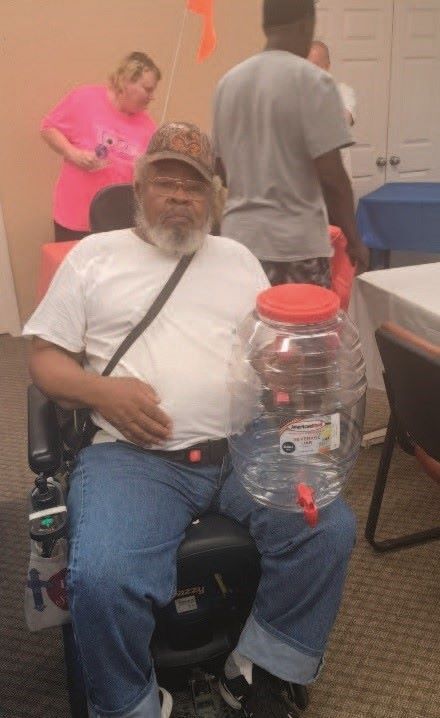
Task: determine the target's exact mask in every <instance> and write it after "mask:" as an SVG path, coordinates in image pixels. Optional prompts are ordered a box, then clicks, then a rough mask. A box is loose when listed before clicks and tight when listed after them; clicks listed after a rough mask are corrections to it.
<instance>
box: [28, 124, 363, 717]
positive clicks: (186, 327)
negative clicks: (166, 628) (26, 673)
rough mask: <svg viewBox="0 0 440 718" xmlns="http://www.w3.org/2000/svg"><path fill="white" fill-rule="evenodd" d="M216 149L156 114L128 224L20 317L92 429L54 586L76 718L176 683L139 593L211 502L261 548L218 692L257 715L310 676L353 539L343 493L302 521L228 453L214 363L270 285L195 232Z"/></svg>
mask: <svg viewBox="0 0 440 718" xmlns="http://www.w3.org/2000/svg"><path fill="white" fill-rule="evenodd" d="M212 180H213V153H212V148H211V145H210V141H209V139H208V137H207V136H206V135H204V134H203V133H202V132H201V131H200V130H199V129H198V128H196V127H195V126H193V125H189V124H187V123H173V124H168V125H165V126H163V127H162V128H160V129H159V130H158V131H157V133H156V135H155V136H154V137H153V139H152V142H151V144H150V147H149V149H148V151H147V153H146V154H145V155H144V156H143V157H142V158H141V159H140V161H139V163H138V166H137V170H136V177H135V194H136V198H137V214H136V227H135V228H134V229H126V230H117V231H114V232H108V233H104V234H96V235H91V236H90V237H87V238H86V239H84V240H82V241H81V242H80V243H79V244H78V245H77V246H76V247H75V248H74V249H73V250H72V251H71V253H70V254H69V255H68V256H67V258H66V259H65V260H64V262H63V264H62V266H61V267H60V268H59V270H58V272H57V274H56V276H55V277H54V280H53V282H52V284H51V286H50V288H49V290H48V292H47V294H46V296H45V297H44V299H43V301H42V302H41V304H40V305H39V307H38V308H37V309H36V311H35V313H34V314H33V316H32V317H31V319H30V320H29V322H28V323H27V325H26V327H25V331H24V333H25V335H27V336H33V346H32V355H31V361H30V370H31V375H32V378H33V381H34V382H35V384H37V386H38V387H39V388H40V389H41V390H42V392H43V393H44V394H46V395H47V396H48V397H50V398H52V399H54V400H55V401H56V402H57V403H58V404H60V405H61V406H62V407H65V408H79V407H87V408H88V409H90V411H91V416H92V420H93V423H94V425H95V427H96V429H97V432H96V434H95V436H94V438H93V441H92V444H91V445H90V446H87V447H86V448H84V449H82V450H81V451H80V452H79V454H78V455H77V458H76V462H75V465H74V468H73V471H72V473H71V475H70V482H69V493H68V499H67V506H68V519H69V546H70V552H69V570H68V595H69V606H70V612H71V615H72V622H73V627H74V632H75V639H76V643H77V647H78V652H79V655H80V658H81V663H82V668H83V673H84V680H85V684H86V688H87V695H88V701H89V713H90V716H95V717H96V716H119V717H120V718H158V717H159V716H169V715H170V714H171V708H172V699H171V696H170V695H169V694H168V693H167V692H166V691H165V690H163V689H160V688H158V686H157V682H156V677H155V672H154V666H153V663H152V659H151V654H150V645H149V644H150V639H151V636H152V634H153V630H154V615H153V609H154V607H157V606H165V605H167V604H168V603H169V602H170V601H171V600H172V599H173V597H174V596H175V592H176V555H177V551H178V548H179V545H180V544H181V542H182V540H183V538H184V534H185V530H186V528H187V527H188V525H189V524H190V523H191V521H192V519H193V518H194V517H195V516H198V515H201V514H203V513H204V512H206V511H207V510H208V509H209V508H210V507H214V509H215V510H216V511H218V512H219V513H221V514H223V515H226V516H228V517H232V518H233V519H235V520H236V521H238V522H239V523H241V524H243V525H245V526H246V527H248V528H249V531H250V533H251V535H252V536H253V538H254V540H255V543H256V546H257V548H258V551H259V553H260V555H261V578H260V582H259V585H258V589H257V593H256V597H255V601H254V605H253V608H252V611H251V614H250V616H249V617H248V620H247V622H246V624H245V626H244V628H243V631H242V633H241V635H240V638H239V640H238V644H237V646H236V648H235V650H234V651H233V652H232V653H231V655H230V656H229V658H228V659H227V661H226V664H225V666H224V673H223V675H222V677H221V679H220V684H219V686H220V692H221V695H222V697H223V698H224V700H225V701H226V702H227V704H228V705H229V706H230V707H231V708H232V709H236V710H237V711H240V710H242V714H244V715H247V716H253V717H254V718H270V717H271V716H274V717H275V716H277V717H279V718H283V717H285V718H288V717H289V716H290V718H292V717H293V716H296V715H297V708H296V706H295V704H294V703H293V702H292V700H291V699H290V698H289V695H290V694H288V693H287V692H286V690H285V682H293V683H296V684H303V685H305V684H309V683H311V682H313V681H314V680H315V679H316V677H317V676H318V673H319V670H320V667H321V664H322V660H323V653H324V649H325V645H326V641H327V638H328V635H329V632H330V630H331V627H332V625H333V622H334V620H335V617H336V614H337V610H338V606H339V603H340V598H341V593H342V588H343V584H344V579H345V573H346V566H347V562H348V560H349V556H350V553H351V550H352V547H353V542H354V533H355V524H354V519H353V516H352V514H351V512H350V510H349V509H348V508H347V506H346V505H345V504H344V502H343V501H342V499H340V498H338V499H337V500H335V501H334V502H333V503H332V504H330V505H329V506H327V507H326V508H325V509H324V510H323V511H322V517H321V520H320V523H319V525H318V526H317V527H316V528H313V529H312V528H310V527H309V526H307V524H306V523H305V522H304V520H303V518H302V516H301V515H300V514H294V513H288V512H282V511H277V510H272V509H269V508H266V507H264V506H262V505H259V504H258V503H257V502H256V501H255V500H254V499H253V498H252V497H251V496H250V495H249V494H248V493H247V492H246V491H245V490H244V489H243V487H242V485H241V483H240V480H239V477H238V476H237V475H236V473H235V472H234V470H233V468H232V466H231V462H230V458H229V456H228V453H227V442H226V439H225V426H226V423H227V413H228V391H227V386H226V365H227V360H228V357H229V353H230V349H231V346H232V341H233V335H234V331H235V329H236V327H237V325H238V324H239V323H240V322H241V320H242V319H243V318H244V317H245V316H246V315H247V314H248V313H249V311H251V309H252V308H253V307H254V305H255V298H256V295H257V293H258V292H259V291H261V290H262V289H265V288H266V287H267V286H268V282H267V279H266V277H265V275H264V273H263V271H262V269H261V267H260V265H259V262H258V260H257V259H255V258H254V257H253V255H252V254H251V253H250V252H249V251H248V250H247V249H246V248H245V247H243V246H242V245H240V244H238V243H236V242H235V241H233V240H230V239H226V238H223V237H213V236H211V235H210V234H208V231H209V226H210V214H211V205H212ZM193 253H194V256H193V259H192V261H191V263H190V264H189V266H188V268H187V269H186V272H185V274H184V275H183V276H182V278H181V279H180V282H179V284H178V286H177V287H176V288H175V290H174V292H173V293H172V295H171V296H170V297H169V299H168V301H167V302H166V304H165V305H164V306H163V308H162V309H161V311H160V313H159V314H158V316H157V318H156V319H155V320H154V322H152V324H151V325H150V326H149V327H148V330H147V331H146V332H145V333H143V334H141V335H140V336H139V338H138V339H137V340H136V341H135V342H134V343H133V344H132V345H131V347H130V348H129V349H128V351H127V352H126V353H125V354H124V356H123V357H122V358H121V359H120V361H119V363H118V364H117V365H116V367H115V368H114V370H113V372H112V375H111V376H102V372H103V370H104V367H105V366H106V364H107V363H108V361H109V359H110V358H111V357H112V355H113V354H114V352H115V350H116V348H117V347H118V346H119V345H120V344H121V342H122V341H123V340H124V338H125V337H126V335H127V334H128V333H129V332H130V330H131V329H132V327H133V326H134V325H136V324H137V323H138V322H139V320H140V319H141V318H142V316H143V315H144V313H145V311H146V309H147V308H148V307H149V306H150V305H151V304H152V302H153V301H154V299H155V298H156V296H157V295H158V294H159V292H160V290H161V289H162V287H163V285H164V284H165V283H166V281H167V279H168V278H169V276H170V274H171V273H172V272H173V270H174V268H175V266H176V264H177V263H178V261H179V259H180V258H181V257H182V256H184V255H191V254H193Z"/></svg>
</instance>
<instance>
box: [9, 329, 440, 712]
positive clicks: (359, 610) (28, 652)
mask: <svg viewBox="0 0 440 718" xmlns="http://www.w3.org/2000/svg"><path fill="white" fill-rule="evenodd" d="M26 351H27V347H26V344H25V343H24V341H23V340H20V339H11V338H10V337H7V336H1V337H0V619H1V620H0V716H1V718H69V711H68V706H67V701H66V693H65V689H64V669H63V659H62V648H61V642H60V636H59V632H58V630H56V629H49V630H47V631H45V632H41V633H39V634H31V633H29V632H28V631H27V629H26V626H25V622H24V618H23V608H22V599H23V586H24V578H25V575H26V567H27V561H28V538H27V496H28V493H29V489H30V487H31V485H32V475H31V473H30V471H29V469H28V467H27V456H26V452H27V446H26V409H25V389H26V385H27V383H28V376H27V371H26ZM386 420H387V403H386V399H385V397H384V396H383V394H382V393H380V392H370V393H369V396H368V415H367V428H368V429H373V428H378V427H380V426H381V425H384V424H385V423H386ZM380 450H381V447H373V448H371V449H368V450H363V451H362V453H361V456H360V459H359V462H358V464H357V467H356V470H355V472H354V474H353V476H352V478H351V480H350V482H349V484H348V486H347V488H346V490H345V495H346V498H347V500H348V502H349V503H350V505H351V506H352V507H353V509H354V511H355V512H356V515H357V517H358V542H357V546H356V549H355V552H354V555H353V559H352V561H351V565H350V571H349V576H348V580H347V585H346V591H345V596H344V601H343V605H342V608H341V611H340V614H339V617H338V620H337V623H336V626H335V628H334V631H333V633H332V637H331V640H330V644H329V647H328V652H327V660H326V665H325V668H324V671H323V673H322V676H321V678H320V679H319V681H318V682H317V683H316V684H315V685H314V687H313V688H312V691H311V704H310V707H309V709H308V710H307V712H306V713H305V714H304V718H440V681H439V675H440V609H439V604H440V542H439V541H437V542H432V543H429V544H424V545H422V546H419V547H415V548H411V549H406V550H401V551H398V552H394V553H389V554H385V555H379V554H376V553H374V552H373V550H372V549H371V548H370V547H369V545H368V544H367V543H366V541H365V539H364V537H363V532H364V526H365V520H366V515H367V510H368V506H369V501H370V497H371V491H372V486H373V482H374V478H375V472H376V469H377V464H378V460H379V455H380ZM439 521H440V491H439V489H438V487H437V486H435V485H434V484H433V483H432V482H431V481H430V480H429V479H426V478H425V477H424V476H423V474H421V473H420V471H419V470H418V469H417V467H416V465H415V464H414V461H413V460H412V458H411V457H408V456H406V455H405V454H403V453H402V452H400V451H398V452H397V453H396V456H395V458H394V461H393V465H392V472H391V480H390V487H389V491H388V493H387V497H386V502H385V505H384V510H383V521H382V527H381V533H382V534H383V535H392V534H393V533H394V532H402V531H407V530H408V531H410V530H417V529H418V528H420V527H427V526H432V525H436V524H438V522H439ZM179 707H181V706H180V704H178V705H177V711H176V716H178V714H179V712H180V711H179ZM173 715H174V714H173Z"/></svg>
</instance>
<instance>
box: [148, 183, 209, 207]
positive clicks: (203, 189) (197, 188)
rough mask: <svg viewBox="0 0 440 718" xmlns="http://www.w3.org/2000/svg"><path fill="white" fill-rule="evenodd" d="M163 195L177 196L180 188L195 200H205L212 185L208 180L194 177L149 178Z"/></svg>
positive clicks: (158, 192) (189, 197)
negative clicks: (194, 178) (203, 180)
mask: <svg viewBox="0 0 440 718" xmlns="http://www.w3.org/2000/svg"><path fill="white" fill-rule="evenodd" d="M147 182H148V183H149V184H151V185H152V186H153V187H154V189H155V191H156V192H157V194H158V195H160V196H161V197H175V196H176V195H177V193H178V191H179V189H181V190H183V192H184V193H185V195H186V196H187V197H188V199H191V200H192V201H193V202H203V200H204V199H206V198H207V197H208V195H209V193H210V190H211V186H210V185H209V184H208V183H207V182H200V181H199V180H192V179H175V178H174V177H155V178H154V179H149V180H147Z"/></svg>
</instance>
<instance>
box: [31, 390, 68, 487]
mask: <svg viewBox="0 0 440 718" xmlns="http://www.w3.org/2000/svg"><path fill="white" fill-rule="evenodd" d="M61 460H62V440H61V432H60V427H59V424H58V419H57V415H56V411H55V404H54V403H53V401H51V400H50V399H48V398H47V396H44V394H43V393H42V392H41V391H40V390H39V389H37V387H36V386H34V385H33V384H31V385H30V386H29V387H28V461H29V466H30V468H31V470H32V471H33V472H34V474H41V473H44V474H53V473H54V472H55V471H56V470H57V469H58V468H59V466H60V464H61Z"/></svg>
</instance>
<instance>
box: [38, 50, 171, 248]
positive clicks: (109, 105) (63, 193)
mask: <svg viewBox="0 0 440 718" xmlns="http://www.w3.org/2000/svg"><path fill="white" fill-rule="evenodd" d="M160 79H161V72H160V70H159V68H158V67H157V66H156V65H155V63H154V62H153V60H152V59H151V58H150V57H149V56H148V55H146V54H144V53H143V52H132V53H131V54H130V55H128V56H127V57H126V58H124V60H123V61H122V62H121V64H120V65H119V67H118V68H117V70H116V71H115V72H114V73H113V74H112V75H111V76H110V79H109V85H108V86H103V85H83V86H81V87H78V88H76V89H74V90H72V92H70V93H69V94H68V95H66V97H64V98H63V99H62V100H61V102H59V103H58V105H56V107H54V109H53V110H52V111H51V112H49V114H47V115H46V116H45V117H44V119H43V122H42V127H41V134H42V137H43V139H44V140H45V141H46V142H47V144H48V145H49V147H51V148H52V149H53V150H55V152H57V153H58V154H60V155H62V157H63V160H64V161H63V164H62V167H61V172H60V176H59V178H58V181H57V184H56V187H55V196H54V210H53V214H54V224H55V241H58V242H59V241H68V240H71V239H82V237H85V236H86V235H87V234H88V233H89V231H90V227H89V208H90V203H91V201H92V199H93V197H94V195H95V194H96V193H97V192H98V190H100V189H102V187H107V186H108V185H111V184H117V183H120V182H131V181H132V178H133V166H134V162H135V160H136V158H137V157H138V156H139V155H141V154H142V153H143V152H145V150H146V148H147V147H148V144H149V141H150V139H151V136H152V135H153V133H154V131H155V129H156V125H155V123H154V121H153V120H152V119H151V117H150V116H149V114H148V113H147V112H146V108H147V107H148V105H149V104H150V102H151V100H152V99H153V96H154V92H155V90H156V86H157V83H158V82H159V80H160Z"/></svg>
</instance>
